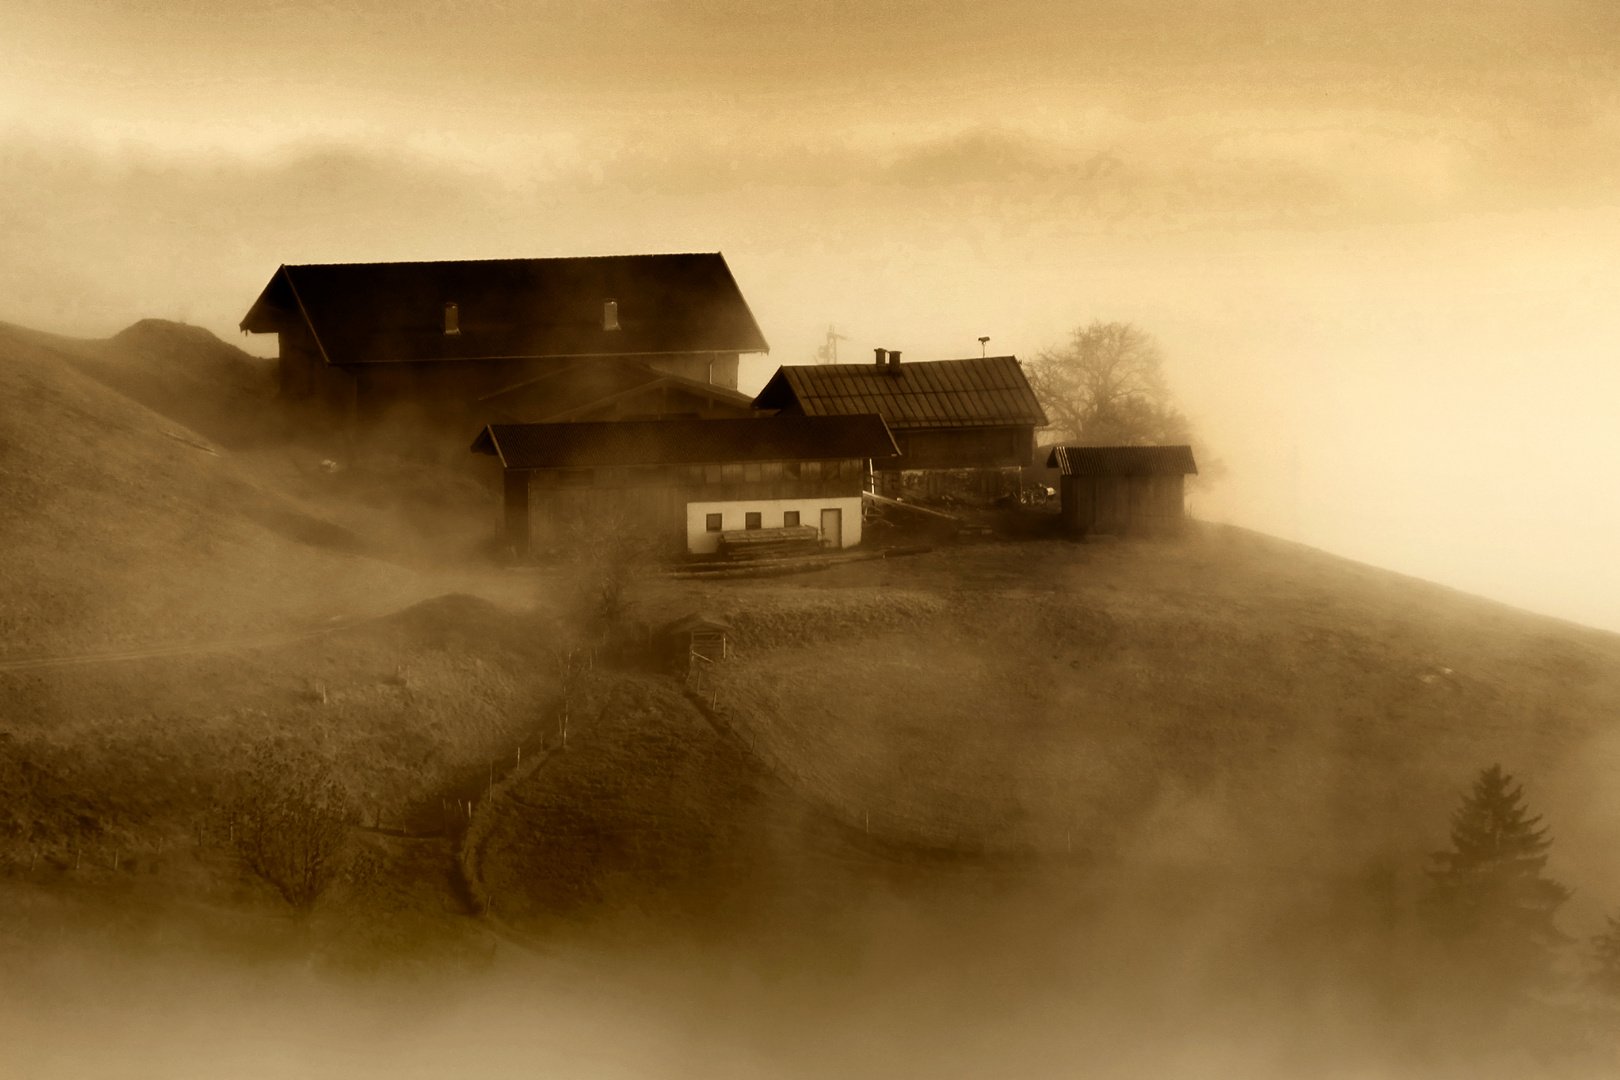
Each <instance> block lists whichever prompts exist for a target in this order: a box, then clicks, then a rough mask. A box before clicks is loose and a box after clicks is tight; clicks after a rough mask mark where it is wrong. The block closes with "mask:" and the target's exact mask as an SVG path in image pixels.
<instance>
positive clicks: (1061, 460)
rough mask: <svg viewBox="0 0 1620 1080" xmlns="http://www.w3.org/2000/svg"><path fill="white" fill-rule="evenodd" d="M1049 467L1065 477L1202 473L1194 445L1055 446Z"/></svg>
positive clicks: (1047, 460) (1047, 462)
mask: <svg viewBox="0 0 1620 1080" xmlns="http://www.w3.org/2000/svg"><path fill="white" fill-rule="evenodd" d="M1046 467H1047V468H1048V469H1058V470H1060V471H1061V472H1062V473H1063V475H1064V476H1166V475H1168V476H1185V475H1186V474H1188V473H1196V472H1197V471H1198V466H1197V465H1196V464H1195V463H1194V462H1193V454H1192V447H1190V446H1054V447H1052V452H1051V453H1050V454H1048V455H1047V458H1046Z"/></svg>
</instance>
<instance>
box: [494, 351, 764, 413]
mask: <svg viewBox="0 0 1620 1080" xmlns="http://www.w3.org/2000/svg"><path fill="white" fill-rule="evenodd" d="M666 386H667V387H673V388H678V389H682V390H686V391H688V392H690V393H692V394H697V395H700V396H703V397H707V398H709V399H710V400H711V401H712V402H719V403H722V404H725V405H731V406H735V407H736V408H737V409H739V410H748V409H751V408H752V407H753V399H752V398H750V397H749V396H748V395H747V394H743V393H739V392H738V391H736V390H732V389H729V388H727V387H724V386H716V385H714V384H712V383H703V382H698V381H697V380H696V379H688V378H684V377H682V376H680V375H671V374H670V373H668V372H664V371H655V370H654V369H653V368H651V367H648V366H647V365H646V364H643V363H640V362H638V361H635V360H624V359H619V358H616V357H615V358H611V359H608V360H590V361H579V362H577V363H571V364H568V365H567V366H566V367H564V368H563V369H562V370H561V371H555V372H552V373H550V374H547V375H542V376H541V377H540V378H538V379H529V380H527V381H525V382H521V383H518V384H517V385H516V386H509V387H507V388H506V389H504V390H497V391H496V392H495V393H493V394H489V395H486V396H485V397H482V398H479V402H480V403H481V404H483V405H486V406H488V407H489V409H490V411H489V412H488V413H487V414H486V415H489V416H502V415H505V416H509V417H512V418H514V419H518V420H521V421H523V422H525V423H538V422H540V421H552V422H555V421H559V420H567V419H568V418H569V417H570V416H574V415H577V414H579V413H588V412H590V411H592V410H594V409H598V408H601V407H603V406H606V405H611V404H613V403H614V402H616V401H621V400H624V399H633V398H636V397H639V396H641V395H644V394H648V393H651V392H652V391H655V390H658V389H660V388H662V387H666Z"/></svg>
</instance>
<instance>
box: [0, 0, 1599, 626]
mask: <svg viewBox="0 0 1620 1080" xmlns="http://www.w3.org/2000/svg"><path fill="white" fill-rule="evenodd" d="M1617 58H1620V6H1617V5H1614V4H1612V3H1557V2H1553V3H1548V2H1535V3H1532V2H1520V3H1477V2H1475V3H1455V4H1438V5H1412V4H1408V3H1396V2H1389V3H1355V2H1349V0H1345V2H1337V3H1281V2H1279V3H1237V2H1202V3H1200V2H1192V3H1179V4H1174V5H1171V4H1141V3H1123V2H1120V3H1099V4H1077V3H1035V2H1025V3H1004V4H969V3H959V2H950V0H935V2H930V3H921V2H915V3H914V2H910V0H903V2H889V3H883V2H865V3H858V2H833V0H822V2H803V0H798V2H786V0H783V2H760V3H741V2H721V0H695V2H648V0H625V2H616V3H583V2H555V3H478V2H456V3H452V2H449V0H444V2H425V3H409V2H407V3H382V2H380V0H377V2H365V3H332V2H328V3H303V2H264V3H255V2H251V0H249V2H241V0H233V2H229V3H227V2H225V0H214V2H174V0H171V2H167V3H164V2H157V3H151V2H143V3H134V2H127V3H126V2H111V0H109V2H103V3H90V2H84V3H74V2H63V0H49V2H47V0H0V319H5V320H8V321H13V322H19V323H23V324H25V325H31V326H36V327H40V328H45V329H52V330H61V331H66V332H76V333H84V334H96V335H100V334H106V333H111V332H114V331H116V330H118V329H120V328H121V327H122V326H124V325H127V324H128V323H129V322H132V321H134V320H135V319H137V318H140V317H143V316H162V317H168V318H183V319H186V320H189V321H192V322H196V323H199V324H202V325H205V326H208V327H209V328H211V329H214V330H215V331H216V332H218V333H220V334H221V335H222V336H226V337H228V338H230V339H232V340H239V341H243V343H244V345H245V347H248V348H251V349H253V350H254V351H258V352H261V353H262V352H266V351H267V350H268V349H270V348H273V339H263V338H260V339H241V338H239V337H236V336H235V335H234V328H235V324H236V322H237V320H238V319H239V318H240V317H241V315H242V313H243V312H244V311H245V310H246V308H247V306H248V305H249V304H250V303H251V301H252V299H253V297H254V296H255V295H256V294H257V291H258V289H259V288H260V287H261V286H262V285H263V283H264V281H265V280H266V279H267V278H268V277H269V275H270V273H271V271H273V270H274V268H275V267H276V265H277V264H279V263H282V262H322V261H361V260H380V259H428V258H469V257H474V258H476V257H501V256H541V255H573V254H605V253H617V252H632V251H672V250H705V251H712V250H721V251H724V252H725V253H726V256H727V258H728V259H729V261H730V262H731V265H732V268H733V271H734V272H735V273H736V275H737V277H738V280H739V282H740V284H741V286H742V288H743V290H744V293H745V294H746V295H747V296H748V298H749V300H750V302H751V303H752V305H753V307H754V310H755V313H756V315H757V316H758V317H759V320H760V322H761V324H762V326H763V328H764V330H765V334H766V337H767V338H768V339H769V340H770V342H771V344H772V347H773V349H772V354H771V356H770V357H769V358H768V359H762V360H761V361H760V362H758V363H755V364H752V365H750V366H748V367H747V368H745V373H744V378H745V381H747V382H749V383H750V384H751V385H757V384H759V383H760V382H762V381H763V379H764V377H765V375H766V374H768V372H769V371H770V370H771V369H772V368H773V367H774V365H775V364H778V363H794V362H805V361H807V360H809V359H810V357H811V354H812V352H813V351H814V349H815V348H816V346H817V345H819V344H820V343H821V340H822V336H823V335H824V334H825V333H826V330H827V327H828V326H829V324H831V325H835V326H836V327H837V328H838V330H839V331H840V332H841V333H843V334H846V335H848V338H849V340H848V341H847V342H846V343H845V344H844V348H846V349H847V350H848V354H849V355H852V356H856V357H859V356H863V355H867V356H869V355H870V352H869V350H870V349H871V348H872V347H873V346H875V345H883V346H886V347H889V348H898V349H902V350H904V351H905V354H906V355H907V356H908V357H911V358H914V359H926V358H937V357H945V356H953V355H971V354H973V353H974V352H975V351H976V349H977V341H976V339H977V337H978V336H979V335H980V334H988V335H990V336H991V339H992V342H991V348H992V349H993V350H995V351H997V352H1013V353H1017V354H1019V355H1022V356H1030V355H1033V354H1034V353H1035V352H1036V351H1037V350H1038V349H1040V348H1041V347H1043V346H1046V345H1050V344H1055V343H1057V342H1059V341H1060V340H1061V339H1062V338H1063V336H1064V334H1065V333H1066V332H1067V331H1068V330H1069V329H1071V328H1073V327H1074V326H1075V325H1077V324H1079V323H1080V322H1082V321H1086V320H1089V319H1092V318H1103V319H1116V318H1117V319H1129V320H1132V321H1135V322H1137V323H1139V324H1140V325H1142V326H1143V327H1145V328H1146V329H1148V330H1150V331H1152V332H1153V333H1155V334H1157V335H1158V336H1159V337H1160V339H1161V340H1162V341H1163V343H1164V344H1165V346H1166V348H1167V351H1168V352H1169V354H1170V356H1171V358H1172V370H1171V375H1172V379H1173V382H1174V385H1175V387H1176V388H1177V390H1178V392H1179V394H1180V396H1181V399H1182V401H1183V404H1184V405H1185V406H1186V408H1187V409H1188V411H1189V412H1191V413H1192V414H1193V415H1194V416H1195V417H1196V418H1197V420H1198V421H1199V423H1200V425H1201V428H1202V429H1203V431H1204V433H1205V436H1206V438H1207V441H1208V442H1209V443H1210V444H1211V447H1212V449H1213V452H1214V453H1215V454H1216V455H1217V456H1219V457H1220V458H1221V459H1223V461H1224V463H1225V465H1226V468H1227V470H1228V472H1227V476H1226V478H1225V479H1224V480H1223V481H1222V482H1221V483H1220V484H1219V485H1217V486H1216V487H1215V488H1214V489H1213V490H1211V491H1210V492H1208V493H1206V494H1204V495H1201V496H1200V497H1199V499H1200V501H1199V504H1198V505H1199V511H1200V512H1201V513H1203V514H1205V515H1206V516H1211V517H1220V518H1224V519H1228V520H1232V521H1237V522H1239V523H1243V524H1249V525H1252V526H1254V527H1257V528H1261V529H1265V530H1267V531H1271V532H1275V533H1279V534H1282V535H1290V536H1297V537H1299V538H1300V539H1303V540H1305V541H1307V542H1309V543H1312V544H1316V545H1319V546H1322V547H1326V548H1328V549H1330V550H1334V551H1339V552H1343V553H1345V554H1347V555H1351V556H1353V557H1356V558H1362V559H1366V560H1368V561H1371V562H1376V563H1379V564H1381V565H1386V566H1391V567H1394V568H1396V569H1401V570H1405V571H1408V572H1411V573H1414V574H1418V575H1420V576H1423V577H1428V578H1432V579H1436V580H1440V581H1444V582H1447V583H1449V584H1455V585H1458V586H1460V587H1463V588H1466V589H1469V590H1471V591H1475V592H1481V593H1485V594H1487V595H1491V596H1496V597H1499V598H1502V599H1505V600H1508V601H1510V602H1513V603H1517V604H1521V605H1524V606H1528V607H1532V608H1535V609H1537V610H1542V611H1547V612H1551V613H1554V614H1560V615H1565V616H1568V617H1571V618H1576V619H1579V620H1582V621H1586V622H1591V623H1596V624H1599V625H1603V626H1607V627H1610V628H1615V629H1620V562H1617V560H1616V559H1615V558H1614V557H1613V554H1612V553H1613V552H1614V551H1616V550H1620V498H1617V497H1616V490H1617V487H1620V483H1617V476H1620V431H1617V429H1620V424H1617V423H1616V422H1615V414H1616V411H1617V407H1620V374H1617V370H1616V364H1615V362H1614V359H1615V356H1616V352H1617V344H1620V254H1617V252H1620V96H1617V90H1620V80H1617V78H1616V60H1617Z"/></svg>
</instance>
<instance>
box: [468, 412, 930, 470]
mask: <svg viewBox="0 0 1620 1080" xmlns="http://www.w3.org/2000/svg"><path fill="white" fill-rule="evenodd" d="M472 448H473V451H474V452H475V453H480V454H494V455H495V456H497V457H499V458H500V459H501V464H502V465H504V466H506V467H507V468H508V469H565V468H584V467H590V466H615V465H697V464H714V463H718V462H727V461H815V460H825V459H829V458H891V457H898V456H899V455H900V451H899V449H898V448H897V447H896V446H895V445H894V437H893V436H891V435H890V434H889V429H888V428H887V427H885V426H884V424H883V418H882V417H880V416H768V417H760V418H757V419H736V420H602V421H590V422H587V423H580V424H490V425H489V426H488V427H486V428H484V430H483V431H482V432H480V433H479V435H478V438H477V439H476V440H474V442H473V445H472Z"/></svg>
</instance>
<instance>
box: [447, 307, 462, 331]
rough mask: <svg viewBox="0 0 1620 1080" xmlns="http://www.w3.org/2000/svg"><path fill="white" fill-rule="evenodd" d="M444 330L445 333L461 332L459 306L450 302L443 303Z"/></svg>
mask: <svg viewBox="0 0 1620 1080" xmlns="http://www.w3.org/2000/svg"><path fill="white" fill-rule="evenodd" d="M444 332H445V333H446V334H459V333H461V307H460V306H459V305H457V304H454V303H451V304H446V305H444Z"/></svg>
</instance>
